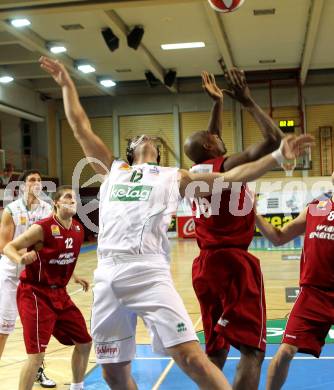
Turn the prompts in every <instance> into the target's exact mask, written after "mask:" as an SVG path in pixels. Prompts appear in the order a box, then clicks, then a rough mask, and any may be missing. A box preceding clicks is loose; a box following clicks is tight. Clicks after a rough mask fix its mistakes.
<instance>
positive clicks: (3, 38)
mask: <svg viewBox="0 0 334 390" xmlns="http://www.w3.org/2000/svg"><path fill="white" fill-rule="evenodd" d="M17 43H19V40H18V39H17V38H15V37H13V35H12V34H10V33H9V32H7V31H1V32H0V45H1V46H3V45H14V44H17Z"/></svg>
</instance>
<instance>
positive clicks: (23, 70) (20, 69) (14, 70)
mask: <svg viewBox="0 0 334 390" xmlns="http://www.w3.org/2000/svg"><path fill="white" fill-rule="evenodd" d="M8 71H10V74H11V75H12V76H13V77H14V78H15V80H25V79H44V78H50V75H49V74H48V73H46V72H45V71H44V70H43V69H41V67H40V66H39V65H38V64H36V63H31V64H21V65H11V66H10V68H9V69H8Z"/></svg>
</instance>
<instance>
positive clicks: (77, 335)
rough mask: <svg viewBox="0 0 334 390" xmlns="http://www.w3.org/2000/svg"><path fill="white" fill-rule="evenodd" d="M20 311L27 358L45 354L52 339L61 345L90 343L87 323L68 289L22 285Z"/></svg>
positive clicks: (19, 290)
mask: <svg viewBox="0 0 334 390" xmlns="http://www.w3.org/2000/svg"><path fill="white" fill-rule="evenodd" d="M17 307H18V311H19V314H20V318H21V322H22V325H23V337H24V343H25V346H26V351H27V353H28V354H35V353H41V352H44V351H45V350H46V348H47V346H48V343H49V340H50V338H51V335H53V336H54V337H55V338H56V339H57V340H58V341H59V342H60V343H61V344H64V345H74V344H75V343H78V344H87V343H89V342H91V340H92V339H91V337H90V335H89V334H88V331H87V327H86V322H85V319H84V318H83V316H82V314H81V312H80V310H79V309H78V308H77V307H76V306H75V304H74V303H73V302H72V300H71V298H70V297H69V295H68V294H67V292H66V289H65V288H58V289H51V288H49V287H37V286H32V285H29V284H28V283H22V282H21V283H20V284H19V287H18V290H17Z"/></svg>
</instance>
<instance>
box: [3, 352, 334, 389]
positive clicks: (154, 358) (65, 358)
mask: <svg viewBox="0 0 334 390" xmlns="http://www.w3.org/2000/svg"><path fill="white" fill-rule="evenodd" d="M26 358H27V356H26V355H24V356H22V357H20V356H18V357H16V358H5V359H2V360H1V362H20V361H22V359H26ZM273 358H274V356H266V357H265V360H271V359H273ZM47 360H48V361H49V360H66V361H68V357H60V356H59V357H57V356H54V357H52V356H48V357H47ZM133 360H171V362H174V360H173V359H172V358H170V357H155V356H152V357H136V358H134V359H133ZM227 360H240V357H238V356H231V357H228V358H227ZM293 360H334V356H320V357H319V358H315V357H313V356H299V357H294V358H293ZM89 363H90V364H96V362H94V361H89ZM174 363H175V362H174ZM0 368H2V367H1V364H0ZM94 368H95V367H94ZM171 368H172V367H171ZM165 370H166V369H165ZM169 371H170V370H169ZM167 374H168V373H167ZM161 375H162V374H161ZM159 379H160V378H159ZM157 383H158V382H157ZM160 384H161V383H160ZM154 388H155V387H152V390H153V389H154Z"/></svg>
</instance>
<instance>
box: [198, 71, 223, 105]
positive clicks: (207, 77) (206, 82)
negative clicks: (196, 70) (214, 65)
mask: <svg viewBox="0 0 334 390" xmlns="http://www.w3.org/2000/svg"><path fill="white" fill-rule="evenodd" d="M202 87H203V89H204V90H205V92H206V93H207V94H208V95H209V96H210V97H211V99H213V100H219V99H221V98H222V97H223V91H222V90H221V89H220V88H218V86H217V84H216V80H215V76H214V75H213V74H212V73H208V72H205V71H204V72H202Z"/></svg>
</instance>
